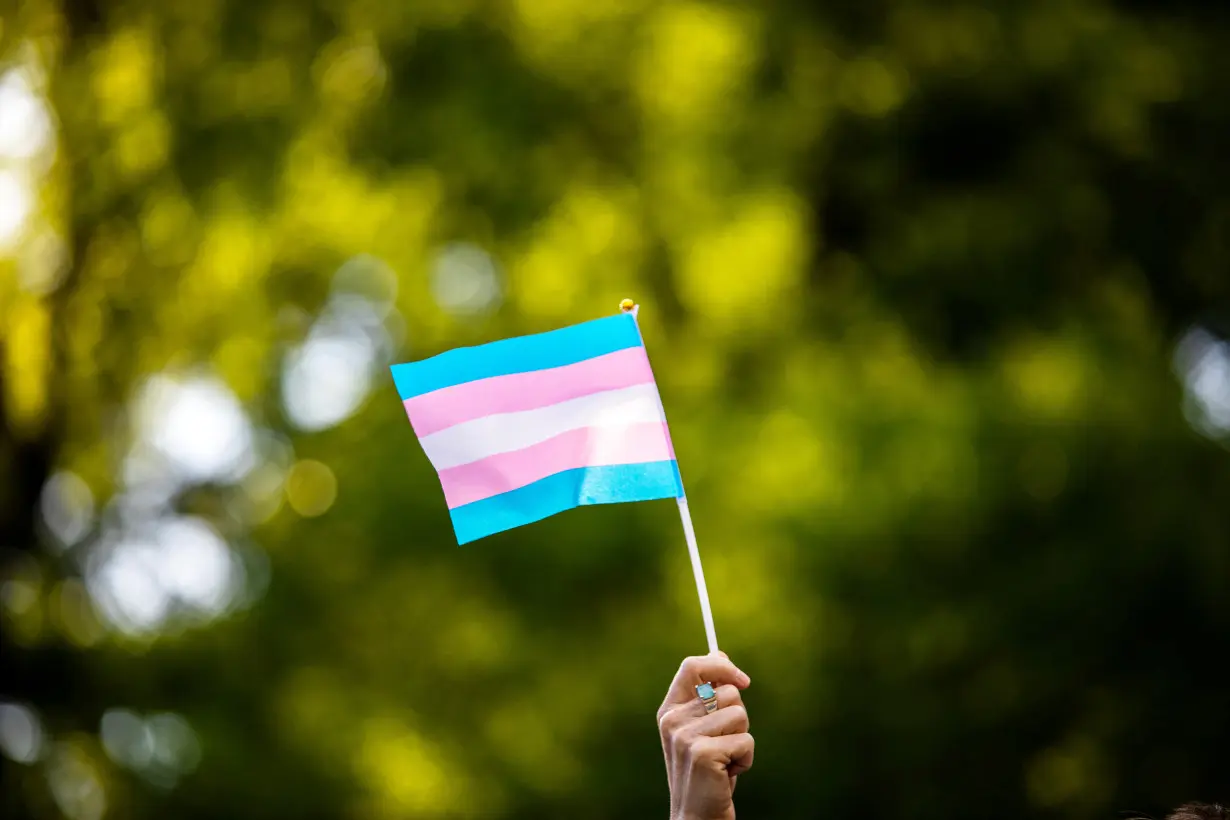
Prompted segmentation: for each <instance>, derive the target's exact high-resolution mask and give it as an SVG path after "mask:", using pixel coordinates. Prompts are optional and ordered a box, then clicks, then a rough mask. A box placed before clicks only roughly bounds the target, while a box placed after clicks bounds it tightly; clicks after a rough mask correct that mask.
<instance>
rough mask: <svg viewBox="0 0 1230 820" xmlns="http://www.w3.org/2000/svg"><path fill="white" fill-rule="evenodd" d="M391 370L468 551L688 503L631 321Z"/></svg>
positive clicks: (610, 320) (624, 317) (615, 320)
mask: <svg viewBox="0 0 1230 820" xmlns="http://www.w3.org/2000/svg"><path fill="white" fill-rule="evenodd" d="M391 370H392V371H393V380H394V382H396V384H397V391H398V393H400V394H401V398H402V402H403V403H404V404H405V406H406V414H407V415H408V416H409V417H410V424H411V425H412V426H413V427H414V432H415V434H416V435H417V436H418V438H419V442H420V443H421V444H422V445H423V450H424V451H425V452H426V453H427V458H428V459H430V461H431V463H432V466H434V467H435V468H436V472H438V473H439V474H440V484H441V486H442V487H443V488H444V498H445V500H446V501H447V502H448V508H449V513H450V515H451V516H452V519H453V529H454V530H455V531H456V533H457V541H458V543H460V544H464V543H467V542H469V541H473V540H475V539H477V538H482V537H483V536H486V535H491V534H492V533H496V532H501V531H502V530H508V529H512V528H513V527H519V526H521V525H522V524H529V523H531V522H533V521H538V520H541V519H543V518H546V517H547V516H550V515H554V514H555V513H558V512H562V511H563V510H567V509H571V508H573V507H577V506H581V505H585V504H617V503H620V502H624V501H648V500H650V499H655V498H677V497H681V496H682V495H683V482H682V480H681V479H680V477H679V466H678V464H677V463H676V461H675V451H674V448H673V447H672V446H671V438H670V431H669V430H668V429H667V426H666V415H665V413H664V412H663V409H662V399H661V397H660V396H659V395H658V386H657V384H655V383H654V379H653V371H652V370H650V367H649V358H648V356H647V355H646V353H645V346H644V344H643V343H642V341H641V334H640V330H639V329H638V327H637V325H636V319H635V318H633V317H632V316H631V315H629V314H620V315H618V316H611V317H607V318H605V319H596V320H594V321H592V322H585V323H583V324H579V325H573V326H571V327H565V328H561V329H559V330H553V331H550V332H548V333H539V334H536V335H533V336H521V337H518V338H514V339H504V340H502V341H499V342H492V343H491V344H485V345H480V346H478V347H466V348H458V349H456V350H450V351H448V352H446V353H441V354H440V355H438V356H433V357H432V358H430V359H424V360H423V361H420V362H413V363H409V364H395V365H393V366H392V368H391Z"/></svg>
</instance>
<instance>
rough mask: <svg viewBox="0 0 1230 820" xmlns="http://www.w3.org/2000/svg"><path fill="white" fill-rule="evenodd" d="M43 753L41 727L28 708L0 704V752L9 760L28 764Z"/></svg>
mask: <svg viewBox="0 0 1230 820" xmlns="http://www.w3.org/2000/svg"><path fill="white" fill-rule="evenodd" d="M42 751H43V725H42V722H41V721H39V719H38V715H37V714H36V713H35V712H34V710H33V709H31V708H30V707H29V706H26V705H24V704H21V703H0V752H4V755H5V756H6V757H7V758H8V759H9V760H15V761H16V762H18V763H25V764H30V763H33V762H35V761H36V760H38V759H39V756H40V755H41V754H42Z"/></svg>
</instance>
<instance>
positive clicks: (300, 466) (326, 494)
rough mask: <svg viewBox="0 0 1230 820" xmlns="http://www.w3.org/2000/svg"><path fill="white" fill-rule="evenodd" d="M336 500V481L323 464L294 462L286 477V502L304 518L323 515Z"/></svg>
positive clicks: (310, 460)
mask: <svg viewBox="0 0 1230 820" xmlns="http://www.w3.org/2000/svg"><path fill="white" fill-rule="evenodd" d="M336 499H337V479H336V478H335V477H334V475H333V471H332V470H330V469H329V467H328V466H327V465H325V464H322V463H320V462H319V461H313V460H312V459H304V460H303V461H297V462H295V465H294V466H293V467H291V468H290V474H289V475H287V477H286V500H287V502H288V503H289V504H290V506H291V509H293V510H294V511H295V512H297V513H299V515H302V516H304V517H305V518H314V517H315V516H318V515H324V514H325V513H326V512H328V510H329V508H330V507H332V506H333V502H334V501H335V500H336Z"/></svg>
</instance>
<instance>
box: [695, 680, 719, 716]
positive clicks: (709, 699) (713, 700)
mask: <svg viewBox="0 0 1230 820" xmlns="http://www.w3.org/2000/svg"><path fill="white" fill-rule="evenodd" d="M696 696H697V697H699V698H700V699H701V701H702V702H704V704H705V714H707V715H708V714H712V713H713V712H716V711H717V708H718V704H717V692H715V691H713V684H712V683H708V682H706V683H702V684H700V685H699V686H697V687H696Z"/></svg>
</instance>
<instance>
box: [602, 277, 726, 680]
mask: <svg viewBox="0 0 1230 820" xmlns="http://www.w3.org/2000/svg"><path fill="white" fill-rule="evenodd" d="M640 307H641V306H640V305H638V304H635V303H633V301H632V300H631V299H625V300H623V301H622V302H620V303H619V308H620V310H622V311H623V312H624V313H631V314H632V318H633V320H635V319H636V314H637V311H638V310H640ZM637 332H638V333H639V332H640V324H639V323H638V324H637ZM644 342H645V340H644V338H642V339H641V343H642V344H644ZM663 413H665V410H663ZM682 481H683V479H682V478H680V486H681V487H682V486H683V485H682ZM675 501H676V503H678V505H679V520H680V521H681V522H683V537H684V540H685V541H687V542H688V555H690V556H691V558H692V575H693V576H694V577H695V578H696V595H697V597H699V598H700V615H701V617H702V618H703V619H704V621H705V637H706V638H707V639H708V641H709V654H711V655H712V654H716V653H717V651H718V642H717V630H715V629H714V628H713V608H712V607H710V606H709V588H708V587H707V586H705V570H704V569H703V568H702V567H701V565H700V550H699V549H698V548H697V546H696V530H695V529H694V528H693V527H692V512H691V511H690V510H689V509H688V498H687V494H686V493H685V494H684V495H681V496H679V497H678V498H676V499H675Z"/></svg>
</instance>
